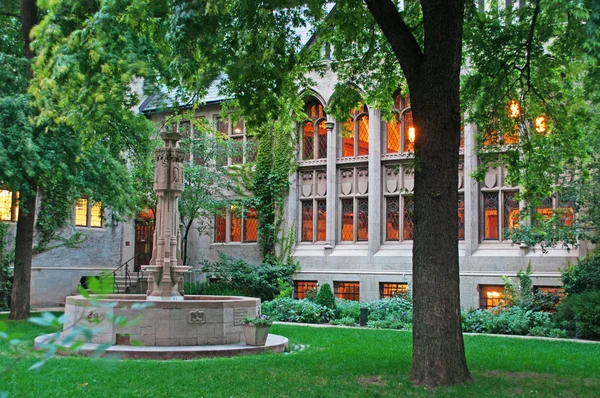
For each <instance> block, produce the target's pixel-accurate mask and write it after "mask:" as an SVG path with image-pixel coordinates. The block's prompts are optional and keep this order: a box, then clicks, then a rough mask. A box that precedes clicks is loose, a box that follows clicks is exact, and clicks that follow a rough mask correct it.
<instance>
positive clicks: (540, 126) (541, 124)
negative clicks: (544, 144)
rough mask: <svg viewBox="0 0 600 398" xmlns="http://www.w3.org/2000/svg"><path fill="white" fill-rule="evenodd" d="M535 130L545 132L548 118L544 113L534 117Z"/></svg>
mask: <svg viewBox="0 0 600 398" xmlns="http://www.w3.org/2000/svg"><path fill="white" fill-rule="evenodd" d="M535 131H537V132H538V133H540V134H545V133H546V131H548V119H547V118H546V116H545V115H540V116H538V117H536V118H535Z"/></svg>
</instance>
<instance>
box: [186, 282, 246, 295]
mask: <svg viewBox="0 0 600 398" xmlns="http://www.w3.org/2000/svg"><path fill="white" fill-rule="evenodd" d="M183 290H184V292H185V294H190V295H205V296H245V295H246V294H245V292H243V291H240V290H236V289H233V288H231V287H230V286H228V285H223V284H221V283H218V282H213V283H209V282H201V283H195V282H185V283H184V284H183Z"/></svg>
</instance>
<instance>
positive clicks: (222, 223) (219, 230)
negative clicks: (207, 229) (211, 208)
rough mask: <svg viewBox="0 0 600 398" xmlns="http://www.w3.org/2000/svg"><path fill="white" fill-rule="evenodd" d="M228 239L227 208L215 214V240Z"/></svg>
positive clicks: (223, 240)
mask: <svg viewBox="0 0 600 398" xmlns="http://www.w3.org/2000/svg"><path fill="white" fill-rule="evenodd" d="M226 241H227V214H226V213H225V209H223V210H221V211H220V212H217V214H216V215H215V242H226Z"/></svg>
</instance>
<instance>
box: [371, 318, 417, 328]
mask: <svg viewBox="0 0 600 398" xmlns="http://www.w3.org/2000/svg"><path fill="white" fill-rule="evenodd" d="M367 327H369V328H371V329H398V330H403V329H404V330H411V329H412V325H411V324H405V323H403V322H402V321H398V320H392V319H385V320H379V321H368V322H367Z"/></svg>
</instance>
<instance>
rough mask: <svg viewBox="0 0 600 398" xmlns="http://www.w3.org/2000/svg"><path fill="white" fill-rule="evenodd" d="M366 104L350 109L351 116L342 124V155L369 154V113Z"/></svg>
mask: <svg viewBox="0 0 600 398" xmlns="http://www.w3.org/2000/svg"><path fill="white" fill-rule="evenodd" d="M367 112H368V111H367V107H366V105H364V106H361V107H360V109H358V110H354V109H353V110H352V111H350V113H351V116H350V117H349V118H348V119H346V121H345V122H344V123H343V124H342V132H341V133H342V148H341V152H342V157H349V156H363V155H368V154H369V115H368V113H367Z"/></svg>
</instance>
